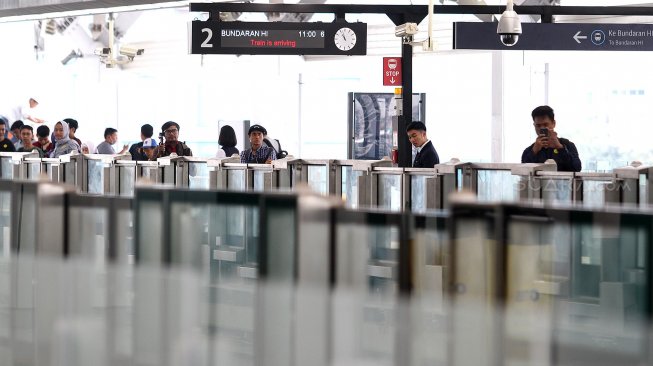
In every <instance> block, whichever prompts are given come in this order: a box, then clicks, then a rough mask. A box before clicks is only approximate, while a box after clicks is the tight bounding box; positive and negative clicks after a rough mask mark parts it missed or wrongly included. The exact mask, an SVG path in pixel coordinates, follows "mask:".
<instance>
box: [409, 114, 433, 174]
mask: <svg viewBox="0 0 653 366" xmlns="http://www.w3.org/2000/svg"><path fill="white" fill-rule="evenodd" d="M406 133H408V139H409V140H410V143H411V144H413V146H415V148H417V155H415V160H414V161H413V168H433V166H434V165H435V164H440V157H438V153H437V151H435V148H434V147H433V143H432V142H431V140H429V139H428V138H427V137H426V126H425V125H424V123H422V122H420V121H414V122H411V123H410V124H409V125H408V127H406Z"/></svg>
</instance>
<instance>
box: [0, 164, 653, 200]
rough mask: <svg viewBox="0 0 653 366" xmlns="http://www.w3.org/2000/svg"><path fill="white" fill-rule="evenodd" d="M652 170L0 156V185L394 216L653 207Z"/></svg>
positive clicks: (528, 165) (538, 165) (551, 165)
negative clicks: (248, 200)
mask: <svg viewBox="0 0 653 366" xmlns="http://www.w3.org/2000/svg"><path fill="white" fill-rule="evenodd" d="M652 176H653V167H650V166H627V167H623V168H618V169H614V170H613V171H611V172H604V173H590V172H581V173H573V172H558V171H556V165H555V163H552V164H510V163H480V164H479V163H463V162H459V161H456V160H455V159H454V161H451V162H448V163H445V164H440V165H436V166H435V167H434V168H432V169H424V168H396V167H392V164H391V162H390V161H386V160H381V161H368V160H305V159H294V158H292V157H288V158H285V159H280V160H277V161H274V162H273V164H242V163H240V161H239V159H238V158H222V159H220V158H212V159H202V158H194V157H174V158H160V159H159V160H158V161H132V160H130V157H129V155H92V154H91V155H64V156H62V157H60V158H56V159H48V158H45V159H40V158H38V157H37V156H35V154H33V153H0V177H1V178H2V179H26V180H43V179H45V180H49V181H52V182H64V183H67V184H70V185H74V186H75V187H76V189H77V190H78V191H79V192H84V193H89V194H98V195H117V196H127V197H133V195H134V190H135V187H136V186H137V184H138V182H152V183H156V184H164V185H169V186H174V187H179V188H190V189H222V190H232V191H245V190H253V191H273V190H293V189H296V188H297V187H300V186H309V187H310V188H311V189H313V190H314V191H316V192H319V193H321V194H324V195H333V196H337V197H340V198H342V200H343V201H345V202H346V204H347V205H348V206H349V207H380V208H383V209H389V210H392V211H402V210H411V211H426V210H439V209H445V208H447V207H448V206H449V203H448V197H449V196H450V195H451V193H453V192H456V191H468V192H472V193H474V194H475V195H476V197H477V198H478V200H480V201H519V200H527V201H529V200H542V201H544V202H561V203H580V204H582V205H585V206H591V207H597V206H603V205H605V204H610V203H624V204H629V205H632V204H634V205H648V204H651V203H653V190H651V189H650V185H651V184H650V180H651V179H652V178H651V177H652Z"/></svg>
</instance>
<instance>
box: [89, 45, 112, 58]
mask: <svg viewBox="0 0 653 366" xmlns="http://www.w3.org/2000/svg"><path fill="white" fill-rule="evenodd" d="M93 53H94V54H96V55H98V56H104V57H106V56H109V54H111V48H109V47H99V48H96V49H95V50H94V51H93Z"/></svg>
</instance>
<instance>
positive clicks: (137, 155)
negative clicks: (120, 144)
mask: <svg viewBox="0 0 653 366" xmlns="http://www.w3.org/2000/svg"><path fill="white" fill-rule="evenodd" d="M152 135H154V127H152V125H150V124H148V123H146V124H144V125H142V126H141V142H137V143H135V144H133V145H132V146H131V147H130V148H129V153H130V154H131V156H132V160H140V161H143V160H150V159H149V158H148V157H147V156H146V155H145V154H144V153H143V150H141V149H142V148H143V142H144V141H145V140H147V139H151V138H152ZM157 145H158V144H155V145H154V147H156V146H157Z"/></svg>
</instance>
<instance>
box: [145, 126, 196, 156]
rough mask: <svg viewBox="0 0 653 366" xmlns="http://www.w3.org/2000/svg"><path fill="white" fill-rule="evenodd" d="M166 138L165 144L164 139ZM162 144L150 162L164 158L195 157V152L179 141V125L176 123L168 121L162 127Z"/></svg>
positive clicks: (160, 135)
mask: <svg viewBox="0 0 653 366" xmlns="http://www.w3.org/2000/svg"><path fill="white" fill-rule="evenodd" d="M164 137H165V142H163V138H164ZM159 139H160V144H159V146H158V147H157V148H156V154H154V155H153V156H152V157H151V158H150V160H156V159H157V158H161V157H164V156H171V155H173V154H174V155H175V156H193V152H192V151H191V150H190V148H189V147H188V146H186V144H185V143H183V142H181V141H179V124H178V123H177V122H174V121H168V122H166V123H164V124H163V126H161V133H160V134H159Z"/></svg>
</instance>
